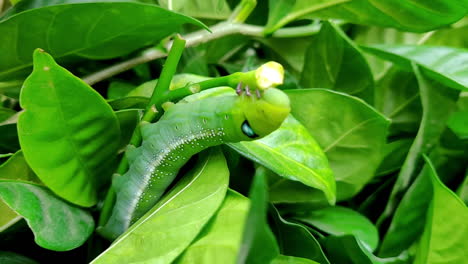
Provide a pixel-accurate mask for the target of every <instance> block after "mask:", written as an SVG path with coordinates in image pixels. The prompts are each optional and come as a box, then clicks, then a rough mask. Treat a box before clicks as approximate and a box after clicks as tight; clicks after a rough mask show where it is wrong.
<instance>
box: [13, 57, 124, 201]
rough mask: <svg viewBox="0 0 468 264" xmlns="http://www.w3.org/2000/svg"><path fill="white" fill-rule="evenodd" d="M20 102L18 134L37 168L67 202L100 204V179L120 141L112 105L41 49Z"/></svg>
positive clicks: (31, 162) (108, 173)
mask: <svg viewBox="0 0 468 264" xmlns="http://www.w3.org/2000/svg"><path fill="white" fill-rule="evenodd" d="M39 94H40V95H42V96H41V97H38V95H39ZM20 103H21V106H22V107H23V109H24V112H23V113H21V115H20V117H19V120H18V134H19V139H20V143H21V147H22V149H23V154H24V157H25V158H26V160H27V161H28V164H29V166H31V168H32V170H33V171H34V172H35V173H36V175H37V176H38V177H39V178H40V179H41V181H42V182H43V183H44V184H45V185H47V186H48V187H49V188H50V189H51V190H52V191H53V192H54V193H56V194H57V195H59V196H60V197H62V198H64V199H65V200H67V201H70V202H72V203H75V204H77V205H81V206H92V205H94V204H96V202H97V190H96V181H98V179H99V178H101V177H105V176H106V175H110V173H111V172H110V171H109V168H108V166H109V165H110V164H111V162H112V160H113V158H114V157H115V154H116V151H117V147H118V144H119V139H120V131H119V127H118V121H117V118H116V117H115V114H114V112H113V111H112V109H111V108H110V106H109V105H108V104H107V103H106V102H105V101H104V99H103V98H102V97H101V96H100V95H99V94H98V93H97V92H96V91H94V90H93V89H92V88H91V87H89V86H88V85H87V84H85V83H84V82H83V81H81V80H80V79H78V78H76V77H75V76H73V75H72V74H71V73H70V72H68V71H67V70H65V69H64V68H62V67H60V66H59V65H58V64H56V63H55V61H54V60H53V58H52V57H51V56H50V55H48V54H47V53H45V52H43V51H41V50H36V51H35V52H34V71H33V73H32V74H31V75H30V76H29V77H28V78H27V79H26V81H25V83H24V86H23V91H22V93H21V97H20ZM83 103H85V104H86V105H85V107H83Z"/></svg>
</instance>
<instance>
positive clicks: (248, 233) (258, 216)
mask: <svg viewBox="0 0 468 264" xmlns="http://www.w3.org/2000/svg"><path fill="white" fill-rule="evenodd" d="M265 174H266V170H265V168H263V167H259V168H258V169H257V171H256V173H255V177H254V180H253V182H252V186H251V187H250V191H249V198H250V209H249V213H248V215H247V220H246V222H245V228H244V232H243V239H242V246H241V249H240V251H239V254H238V257H237V263H238V264H241V263H246V264H257V263H258V264H263V263H270V262H271V261H272V260H273V259H274V258H276V257H277V256H278V255H279V248H278V244H277V242H276V239H275V236H274V235H273V233H272V232H271V230H270V228H269V226H268V222H267V203H268V194H267V182H266V176H265Z"/></svg>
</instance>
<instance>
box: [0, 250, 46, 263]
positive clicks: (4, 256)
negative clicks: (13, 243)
mask: <svg viewBox="0 0 468 264" xmlns="http://www.w3.org/2000/svg"><path fill="white" fill-rule="evenodd" d="M0 263H2V264H37V262H36V261H34V260H32V259H30V258H27V257H25V256H21V255H19V254H16V253H13V252H7V251H0Z"/></svg>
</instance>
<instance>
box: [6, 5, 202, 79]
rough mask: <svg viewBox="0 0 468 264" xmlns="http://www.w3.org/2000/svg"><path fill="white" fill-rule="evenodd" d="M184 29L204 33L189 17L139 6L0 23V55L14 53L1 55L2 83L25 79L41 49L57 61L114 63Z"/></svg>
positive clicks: (42, 13) (49, 11)
mask: <svg viewBox="0 0 468 264" xmlns="http://www.w3.org/2000/svg"><path fill="white" fill-rule="evenodd" d="M185 23H191V24H194V25H197V26H200V27H205V26H204V25H203V24H202V23H201V22H199V21H197V20H195V19H192V18H190V17H186V16H183V15H180V14H176V13H173V12H170V11H168V10H165V9H163V8H161V7H158V6H156V5H147V4H141V3H136V2H127V3H125V2H120V3H119V2H115V3H78V4H68V5H55V6H47V7H42V8H37V9H31V10H28V11H26V12H22V13H19V14H16V15H13V16H11V17H9V18H7V19H6V20H3V21H1V22H0V43H1V44H0V49H1V50H6V51H11V52H3V53H2V54H1V55H0V79H4V78H10V77H12V76H15V75H18V74H21V73H24V70H27V68H28V67H30V66H31V65H32V57H31V53H32V52H33V50H34V49H36V48H42V49H44V50H46V51H48V52H50V53H51V54H52V55H53V56H54V58H56V59H64V60H66V59H68V58H70V57H71V56H73V55H75V56H80V57H84V58H88V59H107V58H114V57H119V56H122V55H125V54H128V53H130V52H132V51H134V50H136V49H139V48H142V47H145V46H148V45H151V44H154V43H158V42H159V41H160V40H162V39H163V38H165V37H167V36H168V35H170V34H171V33H173V32H176V31H179V29H180V27H181V26H182V25H183V24H185ZM31 32H34V34H31ZM17 43H21V45H18V46H17ZM13 51H15V52H13Z"/></svg>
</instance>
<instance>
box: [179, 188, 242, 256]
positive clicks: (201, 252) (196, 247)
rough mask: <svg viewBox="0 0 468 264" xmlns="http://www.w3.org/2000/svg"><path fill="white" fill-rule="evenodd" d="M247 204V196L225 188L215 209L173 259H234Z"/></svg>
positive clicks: (239, 243) (240, 237) (237, 249)
mask: <svg viewBox="0 0 468 264" xmlns="http://www.w3.org/2000/svg"><path fill="white" fill-rule="evenodd" d="M249 204H250V202H249V200H248V199H247V198H245V197H244V196H242V195H240V194H238V193H236V192H235V191H232V190H228V192H227V194H226V198H225V199H224V202H223V204H222V205H221V207H220V209H219V210H218V212H217V213H216V214H215V215H214V216H213V218H212V219H211V220H210V221H209V222H208V223H207V224H206V226H205V227H204V228H203V230H202V232H201V233H200V234H199V235H198V237H197V239H196V240H195V242H193V243H192V244H191V245H190V246H189V247H188V248H187V249H186V250H185V251H184V253H182V255H181V256H179V258H178V259H177V260H176V261H175V262H174V263H181V264H182V263H187V264H188V263H193V264H196V263H205V264H217V263H235V262H236V258H237V252H238V251H239V248H240V245H241V240H242V231H243V230H244V225H245V219H246V217H247V213H248V210H249Z"/></svg>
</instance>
